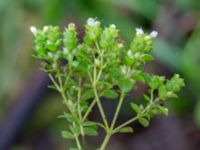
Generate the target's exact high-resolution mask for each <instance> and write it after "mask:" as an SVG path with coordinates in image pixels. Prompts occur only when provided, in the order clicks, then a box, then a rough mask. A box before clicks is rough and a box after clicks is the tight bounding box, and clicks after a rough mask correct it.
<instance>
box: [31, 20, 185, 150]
mask: <svg viewBox="0 0 200 150" xmlns="http://www.w3.org/2000/svg"><path fill="white" fill-rule="evenodd" d="M30 30H31V32H32V33H33V35H34V38H35V47H34V57H35V58H36V59H39V60H41V62H42V64H43V65H42V67H41V69H42V70H43V71H44V72H46V73H47V74H48V75H49V78H50V79H51V81H52V83H53V84H52V85H50V86H49V87H51V88H53V89H55V90H57V91H58V92H59V93H60V95H61V97H62V99H63V104H64V105H65V106H66V111H65V112H64V113H63V114H62V115H60V116H59V117H60V118H64V119H66V121H67V122H68V127H67V130H64V131H62V137H63V138H65V139H68V140H74V141H75V143H76V147H74V146H72V147H71V148H70V150H83V149H87V148H85V147H84V146H83V145H84V144H83V143H84V142H82V139H84V137H85V136H97V135H98V127H100V128H103V129H104V131H105V138H104V140H103V141H102V144H101V145H100V146H99V147H98V149H99V150H105V149H106V146H107V144H108V142H109V140H110V138H111V136H112V135H114V134H117V133H126V132H133V128H132V127H130V125H131V123H133V122H135V121H139V122H140V123H141V124H142V125H143V126H145V127H147V126H148V125H149V121H150V120H151V118H152V117H153V116H154V115H158V114H165V115H167V114H168V109H167V108H166V107H165V106H164V105H163V104H164V103H165V102H166V100H168V99H170V98H174V97H177V95H176V93H177V92H179V91H180V89H181V87H183V86H184V81H183V79H182V78H180V76H179V75H178V74H175V75H174V76H173V77H172V78H171V79H166V78H165V77H164V76H157V75H152V74H149V73H147V72H145V71H144V65H145V64H147V63H148V62H150V61H152V60H153V56H152V55H151V54H150V52H151V51H152V49H153V41H154V38H155V37H156V36H157V32H156V31H152V32H151V33H150V34H147V33H144V32H143V30H142V29H141V28H136V34H135V35H134V36H133V39H132V42H131V43H130V44H128V45H126V43H124V42H123V41H122V40H121V38H119V30H118V29H117V28H116V26H115V25H114V24H111V25H109V26H108V27H105V28H102V27H101V22H100V21H98V20H96V19H93V18H89V19H88V20H87V23H86V25H85V35H84V37H83V39H82V40H79V39H78V38H77V31H76V26H75V24H73V23H70V24H69V25H68V27H67V28H65V29H64V31H63V32H61V29H60V28H59V27H58V26H45V27H43V29H36V28H35V27H31V28H30ZM80 41H82V42H80ZM137 82H142V83H144V84H147V85H148V87H149V90H148V94H147V95H144V100H145V103H142V104H138V103H136V102H135V101H134V100H133V101H131V102H130V107H131V108H132V110H133V116H132V118H130V119H129V120H127V121H125V122H123V123H121V124H120V125H116V122H117V118H118V116H119V113H120V110H121V107H122V104H123V102H124V99H125V97H126V95H127V94H128V92H129V91H131V90H135V89H136V88H137V84H136V83H137ZM102 97H105V98H107V99H118V105H117V107H116V108H113V109H115V113H114V116H113V119H112V121H111V122H109V121H108V120H107V116H106V114H105V110H104V107H103V105H102V101H103V99H102ZM95 105H96V106H97V107H98V109H99V112H100V115H101V119H102V121H101V122H96V121H93V120H90V119H89V117H88V116H89V115H90V114H91V113H92V110H93V108H94V106H95ZM83 141H84V140H83Z"/></svg>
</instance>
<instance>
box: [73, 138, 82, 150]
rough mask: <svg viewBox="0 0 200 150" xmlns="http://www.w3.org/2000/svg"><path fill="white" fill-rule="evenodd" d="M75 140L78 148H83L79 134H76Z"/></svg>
mask: <svg viewBox="0 0 200 150" xmlns="http://www.w3.org/2000/svg"><path fill="white" fill-rule="evenodd" d="M75 140H76V145H77V147H78V149H79V150H81V149H82V148H81V144H80V141H79V138H78V136H75Z"/></svg>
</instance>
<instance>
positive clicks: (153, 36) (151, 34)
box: [149, 31, 158, 38]
mask: <svg viewBox="0 0 200 150" xmlns="http://www.w3.org/2000/svg"><path fill="white" fill-rule="evenodd" d="M149 36H150V37H152V38H156V37H157V36H158V32H157V31H152V32H151V33H150V34H149Z"/></svg>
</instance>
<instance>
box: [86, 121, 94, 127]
mask: <svg viewBox="0 0 200 150" xmlns="http://www.w3.org/2000/svg"><path fill="white" fill-rule="evenodd" d="M96 125H97V123H96V122H94V121H86V122H84V123H83V126H86V127H87V126H96Z"/></svg>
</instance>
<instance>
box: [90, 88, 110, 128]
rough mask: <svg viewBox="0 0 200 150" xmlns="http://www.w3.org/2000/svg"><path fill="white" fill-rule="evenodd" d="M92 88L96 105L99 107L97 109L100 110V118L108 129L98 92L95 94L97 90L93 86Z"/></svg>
mask: <svg viewBox="0 0 200 150" xmlns="http://www.w3.org/2000/svg"><path fill="white" fill-rule="evenodd" d="M93 90H94V95H95V99H96V102H97V105H98V107H99V111H100V114H101V117H102V119H103V122H104V125H105V127H106V129H108V128H109V126H108V121H107V119H106V115H105V112H104V110H103V107H102V105H101V102H100V99H99V96H98V94H97V90H96V88H95V87H94V88H93Z"/></svg>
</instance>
